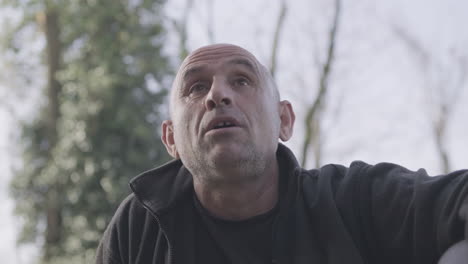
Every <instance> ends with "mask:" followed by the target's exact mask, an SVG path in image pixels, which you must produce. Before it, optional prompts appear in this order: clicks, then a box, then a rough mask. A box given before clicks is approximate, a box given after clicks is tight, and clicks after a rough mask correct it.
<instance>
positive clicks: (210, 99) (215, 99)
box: [205, 78, 232, 110]
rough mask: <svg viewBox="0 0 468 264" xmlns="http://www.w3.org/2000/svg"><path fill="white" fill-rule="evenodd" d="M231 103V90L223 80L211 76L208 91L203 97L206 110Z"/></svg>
mask: <svg viewBox="0 0 468 264" xmlns="http://www.w3.org/2000/svg"><path fill="white" fill-rule="evenodd" d="M231 104H232V90H231V89H230V87H229V85H228V84H226V82H224V81H223V80H220V79H217V78H213V82H212V84H211V88H210V91H209V92H208V94H207V96H206V98H205V107H206V109H207V110H213V109H214V108H216V107H220V106H228V105H231Z"/></svg>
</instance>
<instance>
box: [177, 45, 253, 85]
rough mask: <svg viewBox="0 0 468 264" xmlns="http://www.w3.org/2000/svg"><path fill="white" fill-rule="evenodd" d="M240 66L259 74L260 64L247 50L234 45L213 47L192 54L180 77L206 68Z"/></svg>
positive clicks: (181, 70) (180, 71)
mask: <svg viewBox="0 0 468 264" xmlns="http://www.w3.org/2000/svg"><path fill="white" fill-rule="evenodd" d="M224 65H233V66H235V65H240V66H244V67H247V68H249V69H250V70H251V71H253V72H255V73H257V74H258V73H259V68H260V67H261V66H260V63H259V62H258V61H257V59H256V58H255V57H254V56H253V55H252V54H251V53H250V52H248V51H247V50H245V49H243V48H240V47H237V46H233V45H212V46H207V47H203V48H200V49H198V50H196V51H194V52H193V53H192V54H190V55H189V56H188V57H187V58H186V59H185V60H184V62H183V63H182V65H181V67H180V69H179V72H178V75H180V76H179V77H182V78H184V77H185V76H187V75H190V74H192V73H196V72H197V71H200V70H203V69H204V68H205V67H209V66H214V67H219V66H224Z"/></svg>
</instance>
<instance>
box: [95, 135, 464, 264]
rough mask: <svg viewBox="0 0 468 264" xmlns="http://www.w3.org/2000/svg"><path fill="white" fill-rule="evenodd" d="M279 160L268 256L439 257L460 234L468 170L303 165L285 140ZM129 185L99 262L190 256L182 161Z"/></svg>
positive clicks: (157, 261) (314, 259)
mask: <svg viewBox="0 0 468 264" xmlns="http://www.w3.org/2000/svg"><path fill="white" fill-rule="evenodd" d="M277 157H278V160H279V162H280V164H281V166H283V167H284V168H285V171H287V173H282V175H281V178H282V179H286V180H285V181H283V182H284V183H283V184H287V186H288V187H287V191H286V194H285V195H284V196H283V197H282V198H281V200H280V209H279V215H278V216H277V219H276V222H275V225H274V234H273V244H274V250H273V252H274V256H273V260H272V263H281V264H290V263H291V264H292V263H298V264H299V263H331V264H332V263H333V264H342V263H347V264H361V263H379V264H380V263H384V264H385V263H399V264H404V263H412V264H429V263H437V260H438V259H439V258H440V256H441V255H442V253H443V252H444V251H445V250H446V249H447V248H448V247H449V246H450V245H452V244H454V243H455V242H457V241H460V240H462V239H463V236H464V234H463V230H464V222H463V221H462V219H461V218H460V217H459V215H458V213H459V210H460V208H461V205H462V204H463V202H464V200H465V199H468V171H466V170H464V171H457V172H453V173H451V174H448V175H445V176H437V177H429V176H427V174H426V172H425V171H424V170H419V171H417V172H413V171H409V170H407V169H405V168H403V167H400V166H398V165H394V164H389V163H381V164H378V165H374V166H372V165H368V164H365V163H363V162H353V163H352V164H351V165H350V167H349V168H347V167H344V166H340V165H326V166H324V167H322V168H320V169H316V170H309V171H307V170H304V169H302V168H300V166H299V165H298V163H297V161H296V159H295V157H294V155H293V154H292V152H291V151H290V150H289V149H288V148H286V147H285V146H283V145H281V144H280V145H279V147H278V152H277ZM283 171H284V170H283ZM130 186H131V188H132V190H133V194H131V195H130V196H129V197H128V198H127V199H125V200H124V201H123V202H122V204H121V205H120V207H119V208H118V210H117V212H116V213H115V215H114V217H113V219H112V221H111V222H110V224H109V226H108V228H107V230H106V232H105V233H104V236H103V238H102V241H101V244H100V246H99V248H98V252H97V262H96V263H106V264H107V263H113V264H124V263H125V264H127V263H128V264H130V263H131V264H137V263H138V264H152V263H153V264H163V263H174V264H181V263H184V264H185V263H187V264H190V263H193V256H194V252H193V239H192V238H193V229H194V228H197V227H194V226H192V224H191V223H192V222H191V216H190V213H189V212H190V210H191V206H192V199H193V196H192V195H193V185H192V177H191V175H190V173H189V172H188V171H187V170H186V169H185V168H184V166H183V164H182V163H181V161H180V160H176V161H172V162H170V163H167V164H166V165H163V166H161V167H159V168H156V169H153V170H150V171H148V172H145V173H143V174H141V175H139V176H138V177H136V178H134V179H133V180H132V181H131V183H130ZM240 263H242V262H240ZM236 264H237V263H236Z"/></svg>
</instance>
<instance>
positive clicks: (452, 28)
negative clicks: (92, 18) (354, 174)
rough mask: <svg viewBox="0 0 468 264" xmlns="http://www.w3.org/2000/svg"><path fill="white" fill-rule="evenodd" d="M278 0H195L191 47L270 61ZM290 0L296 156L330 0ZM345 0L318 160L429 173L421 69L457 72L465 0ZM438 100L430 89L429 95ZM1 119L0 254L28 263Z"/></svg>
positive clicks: (289, 74) (0, 90) (460, 139)
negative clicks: (420, 50)
mask: <svg viewBox="0 0 468 264" xmlns="http://www.w3.org/2000/svg"><path fill="white" fill-rule="evenodd" d="M279 2H280V1H266V0H258V1H252V0H249V1H247V0H239V1H219V0H212V1H209V0H200V1H196V5H195V6H194V9H193V10H192V11H191V12H190V13H189V17H188V21H189V24H188V34H189V38H188V39H189V47H190V48H191V49H194V48H197V47H199V46H201V45H206V44H208V43H210V37H209V34H208V32H209V29H210V28H211V30H212V31H213V36H214V41H215V42H225V43H226V42H227V43H233V44H238V45H241V46H243V47H245V48H246V49H248V50H250V51H251V52H252V53H254V54H255V55H256V56H257V57H258V58H259V60H260V61H261V62H262V63H264V64H266V65H268V64H269V55H270V51H271V40H272V36H273V26H274V24H275V21H276V16H277V14H278V10H279V4H278V3H279ZM210 3H213V8H212V9H210V8H209V4H210ZM287 3H288V13H287V16H286V20H285V26H284V31H283V36H282V39H281V42H280V46H279V51H280V52H279V57H278V61H279V66H278V75H277V82H278V86H279V89H280V92H281V95H282V97H283V99H288V100H290V101H291V102H292V103H293V105H294V106H295V111H296V117H297V119H296V127H295V135H294V137H293V139H292V140H291V141H289V142H286V145H287V146H289V147H290V148H291V149H292V150H293V152H294V153H295V154H296V155H299V153H300V146H301V144H302V141H301V138H302V135H303V125H302V123H301V121H302V120H303V119H304V107H302V106H303V105H304V104H308V103H310V102H312V100H313V99H314V96H315V93H316V91H317V74H318V70H317V69H318V68H317V61H319V62H320V61H321V60H323V57H324V56H323V54H324V52H323V49H324V46H325V44H326V37H325V36H326V35H325V34H326V30H327V26H328V23H329V21H330V17H331V15H332V14H333V13H332V9H331V4H332V3H333V2H332V1H329V0H319V1H306V0H297V1H288V2H287ZM343 3H344V4H343V9H342V12H343V13H342V17H341V23H340V28H339V38H338V46H337V59H336V65H335V68H334V70H333V74H332V79H331V84H330V92H329V94H328V95H327V107H326V110H325V114H324V118H323V124H324V134H325V136H326V137H325V141H324V153H323V162H324V163H340V164H344V165H349V164H350V163H351V162H352V161H353V160H363V161H366V162H368V163H378V162H382V161H388V162H394V163H398V164H401V165H403V166H406V167H408V168H410V169H412V170H417V169H419V168H425V169H426V170H427V171H428V173H429V174H432V175H435V174H439V173H441V167H440V165H439V161H438V158H437V155H436V152H435V145H434V142H433V140H432V138H431V135H432V134H431V133H432V132H431V131H432V130H431V120H432V118H434V115H433V112H434V105H433V104H431V103H430V99H431V98H430V97H429V96H428V94H430V91H431V90H430V89H431V87H432V86H431V82H430V81H428V76H430V78H429V79H431V78H432V79H431V80H433V79H434V78H438V77H437V76H440V74H442V73H444V74H448V75H442V77H444V76H449V77H450V76H451V75H450V74H453V73H456V71H457V68H456V67H455V66H454V64H453V63H452V62H451V61H450V58H453V56H452V55H451V54H453V51H455V53H457V52H459V53H460V54H461V55H464V56H468V51H467V50H466V48H465V47H468V31H467V30H466V25H468V17H467V16H466V14H467V12H468V1H464V0H426V1H423V0H413V1H403V0H393V1H371V0H355V1H346V0H345V1H343ZM184 4H185V1H182V0H172V1H169V3H168V6H167V7H166V8H167V13H168V15H169V16H170V17H172V18H174V19H180V17H181V15H182V10H183V7H184ZM10 14H11V11H8V13H5V12H4V11H2V10H0V24H1V23H5V21H12V20H15V19H16V18H15V16H12V15H10ZM209 14H212V15H209ZM5 18H7V19H6V20H5ZM210 21H211V22H210ZM396 27H398V28H401V29H403V30H405V31H406V32H408V33H409V34H411V35H412V36H414V37H415V38H416V39H418V40H419V41H420V42H421V43H422V45H423V47H424V49H427V50H428V51H429V52H430V54H431V56H432V58H434V60H435V61H438V65H439V66H438V68H435V69H432V70H431V71H430V72H429V74H427V73H426V74H425V73H424V71H423V70H422V69H423V67H421V65H420V64H419V63H418V62H417V59H415V55H414V52H411V51H410V50H409V49H408V47H407V46H406V45H405V43H404V42H403V41H402V40H401V39H399V38H398V37H397V36H396V35H395V31H394V29H395V28H396ZM0 34H1V32H0ZM168 41H169V43H172V44H171V45H168V52H169V53H171V52H172V53H173V54H174V53H175V47H176V44H177V38H176V36H175V35H174V34H172V35H170V36H169V40H168ZM40 45H41V44H40V43H38V44H37V45H36V46H33V47H32V51H31V52H30V53H28V54H26V55H25V57H26V58H28V59H31V60H34V59H36V60H37V59H38V58H36V57H37V54H38V50H40ZM34 47H36V49H35V48H34ZM38 47H39V48H38ZM463 52H464V53H463ZM34 54H36V57H34ZM451 56H452V57H451ZM4 59H5V54H0V68H2V67H4V66H5V63H4V61H2V60H4ZM10 74H13V73H10ZM2 78H3V79H2ZM467 78H468V77H467ZM8 81H9V76H8V75H7V74H5V71H2V74H0V104H2V102H4V98H5V94H8V91H12V89H14V88H15V87H14V85H13V86H12V85H11V83H9V82H8ZM8 83H9V84H8ZM467 83H468V81H467V82H465V85H464V86H463V89H462V90H461V93H460V94H459V95H458V98H459V99H458V102H457V104H456V105H455V107H454V110H453V115H452V116H451V119H450V126H449V130H448V137H447V138H448V150H449V153H450V154H451V159H452V164H453V169H462V168H466V167H467V164H468V163H467V160H466V157H467V156H468V155H467V154H468V137H467V136H466V131H467V129H468V122H466V119H467V118H466V117H467V116H468V107H466V103H465V102H466V101H468V84H467ZM7 84H8V85H7ZM16 85H21V84H18V83H16ZM35 86H40V83H39V84H38V83H35ZM32 87H34V86H32ZM31 89H32V88H31ZM29 93H31V94H33V96H30V95H29V96H26V95H23V96H25V98H28V100H30V101H27V103H25V102H22V103H21V104H20V105H21V108H23V106H26V107H24V108H25V109H26V110H25V112H24V113H23V114H22V115H23V116H27V115H28V111H27V108H28V107H27V106H28V105H34V98H37V95H38V94H39V93H38V92H37V91H36V90H30V91H28V94H29ZM8 98H9V97H8ZM436 99H438V97H437V96H435V97H434V98H432V100H436ZM31 100H32V101H31ZM29 111H33V109H32V110H29ZM0 124H2V125H1V127H0V160H1V161H2V162H0V172H1V173H0V182H2V184H1V185H0V199H1V200H2V201H4V202H3V203H1V204H0V214H1V215H2V216H3V217H2V218H0V234H2V238H1V239H0V255H2V263H12V264H15V263H17V264H29V263H33V260H34V259H36V253H37V252H36V250H35V249H34V247H21V248H16V247H15V242H14V241H15V239H16V232H17V227H18V223H19V222H20V221H21V219H18V218H14V217H13V215H12V210H13V203H12V200H11V199H10V198H9V196H8V193H7V187H8V184H7V183H8V181H9V179H10V178H11V177H12V176H11V168H12V164H13V163H14V162H15V159H17V158H18V157H16V156H15V155H16V154H17V153H16V148H15V146H14V144H12V142H14V141H13V139H14V138H15V136H17V134H18V130H17V128H16V126H15V124H16V123H15V119H14V118H13V117H12V116H11V113H10V112H8V111H7V109H6V108H5V107H0ZM308 165H309V167H310V166H311V164H308Z"/></svg>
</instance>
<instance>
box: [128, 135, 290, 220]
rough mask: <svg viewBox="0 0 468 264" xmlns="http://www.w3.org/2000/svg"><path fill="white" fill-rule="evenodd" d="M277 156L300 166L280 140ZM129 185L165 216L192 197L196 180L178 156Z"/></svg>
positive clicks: (150, 205) (145, 202)
mask: <svg viewBox="0 0 468 264" xmlns="http://www.w3.org/2000/svg"><path fill="white" fill-rule="evenodd" d="M276 156H277V158H278V160H279V161H280V162H281V164H282V165H283V166H284V167H285V168H286V169H287V170H288V171H293V170H296V169H298V168H299V163H298V162H297V160H296V158H295V156H294V154H293V153H292V151H291V150H290V149H289V148H287V147H286V146H285V145H283V144H281V143H278V149H277V152H276ZM284 176H285V175H284ZM130 188H131V189H132V191H133V193H134V194H135V196H136V198H137V199H138V200H139V201H140V202H141V203H142V204H143V205H144V206H146V207H147V208H148V209H150V210H151V211H153V213H156V214H158V215H162V214H164V213H165V212H166V211H168V210H170V209H171V208H172V207H174V206H175V205H176V204H177V203H178V202H179V201H180V200H183V198H184V197H187V196H189V197H191V194H192V191H193V180H192V175H191V174H190V172H189V171H188V170H187V169H186V168H185V167H184V165H183V163H182V161H181V160H179V159H178V160H173V161H170V162H168V163H166V164H164V165H162V166H160V167H158V168H155V169H152V170H149V171H146V172H144V173H142V174H140V175H138V176H136V177H135V178H133V179H132V180H131V181H130Z"/></svg>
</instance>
